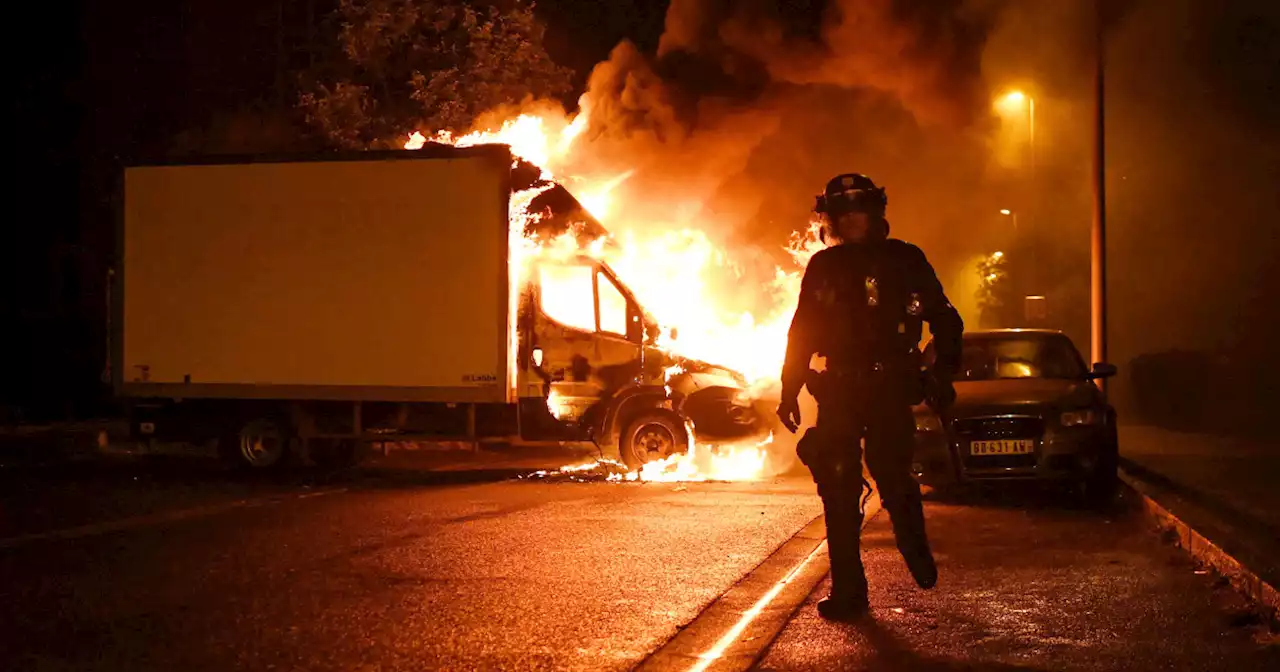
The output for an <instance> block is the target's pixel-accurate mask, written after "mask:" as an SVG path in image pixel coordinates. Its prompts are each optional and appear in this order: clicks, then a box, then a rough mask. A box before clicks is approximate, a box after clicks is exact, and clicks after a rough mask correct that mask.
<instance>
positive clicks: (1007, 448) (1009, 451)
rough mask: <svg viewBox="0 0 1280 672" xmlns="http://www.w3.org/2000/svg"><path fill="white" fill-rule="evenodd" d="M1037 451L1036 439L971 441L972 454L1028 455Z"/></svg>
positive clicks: (970, 452)
mask: <svg viewBox="0 0 1280 672" xmlns="http://www.w3.org/2000/svg"><path fill="white" fill-rule="evenodd" d="M1034 452H1036V442H1035V439H1002V440H999V441H970V442H969V454H970V455H1027V454H1030V453H1034Z"/></svg>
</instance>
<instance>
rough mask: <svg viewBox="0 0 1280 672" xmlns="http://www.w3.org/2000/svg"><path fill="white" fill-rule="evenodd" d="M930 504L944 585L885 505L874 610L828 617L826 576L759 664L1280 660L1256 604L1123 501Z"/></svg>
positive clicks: (1002, 499) (1006, 670) (1000, 495)
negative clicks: (920, 580) (841, 618)
mask: <svg viewBox="0 0 1280 672" xmlns="http://www.w3.org/2000/svg"><path fill="white" fill-rule="evenodd" d="M1126 496H1132V495H1126ZM926 511H927V513H926V515H927V517H928V525H929V529H930V536H931V541H932V542H933V545H934V549H935V554H936V556H937V558H938V565H939V575H940V579H939V584H938V586H937V588H935V589H934V590H932V591H928V592H924V591H921V590H919V589H918V588H916V586H915V583H914V582H912V580H911V578H910V575H908V574H907V571H906V568H905V566H904V565H903V563H902V559H901V556H900V555H898V552H897V550H896V548H894V545H893V533H892V530H891V529H890V527H889V522H888V519H887V516H885V515H884V514H883V513H882V514H881V515H879V516H877V517H876V518H874V519H873V520H872V521H871V522H870V523H869V524H868V526H867V527H866V529H865V537H864V539H865V542H864V544H865V550H864V562H865V563H866V565H867V574H868V577H869V580H870V584H871V601H872V605H873V610H872V615H871V617H870V618H868V619H866V620H865V621H863V622H861V623H857V624H835V623H829V622H826V621H824V620H822V619H821V618H820V617H819V616H818V614H817V608H816V603H817V600H818V599H819V598H821V597H822V596H825V595H826V593H827V592H828V591H829V589H830V585H829V582H828V581H826V580H824V581H823V583H822V585H820V586H819V587H818V588H817V589H816V590H814V592H813V594H811V595H810V597H809V599H808V600H807V601H806V603H805V604H804V605H803V606H802V607H801V608H800V609H799V610H798V611H797V613H796V615H795V617H794V618H793V619H792V621H791V623H790V624H789V625H788V626H787V628H786V629H785V630H784V631H783V632H782V634H781V635H779V637H778V638H777V640H775V642H774V643H773V645H772V647H771V648H770V650H769V651H768V652H767V653H766V654H765V655H764V657H763V660H762V661H761V663H760V664H759V666H758V669H762V670H870V671H881V670H883V671H895V672H896V671H899V670H919V671H925V672H949V671H953V670H972V671H975V672H977V671H990V672H1012V671H1025V672H1032V671H1038V670H1099V671H1101V670H1187V671H1188V672H1190V671H1193V670H1194V671H1207V670H1230V671H1232V672H1245V671H1252V670H1259V671H1262V670H1272V671H1274V670H1280V640H1277V638H1276V636H1275V634H1273V633H1271V632H1270V628H1269V627H1268V626H1267V625H1266V624H1265V623H1261V622H1258V620H1257V619H1256V614H1255V612H1254V611H1252V610H1251V608H1250V606H1249V605H1248V604H1246V603H1245V602H1244V600H1242V599H1241V598H1240V597H1239V596H1238V595H1236V594H1235V593H1233V592H1232V591H1231V590H1230V589H1229V588H1228V587H1226V586H1225V585H1224V584H1223V583H1222V582H1217V581H1215V577H1213V576H1212V575H1210V574H1208V573H1205V572H1204V571H1203V570H1199V569H1198V568H1197V567H1195V566H1194V565H1193V564H1192V562H1191V559H1190V558H1189V557H1188V556H1187V555H1186V554H1185V553H1183V552H1182V551H1181V549H1178V548H1176V547H1175V546H1173V545H1172V544H1170V543H1165V542H1164V541H1162V540H1161V539H1160V538H1158V537H1157V536H1156V535H1155V534H1154V533H1153V532H1152V531H1151V529H1150V528H1149V526H1148V524H1147V523H1146V522H1145V521H1144V520H1143V519H1142V518H1141V516H1140V515H1138V513H1137V512H1136V511H1134V510H1133V509H1132V508H1130V507H1127V506H1126V502H1124V501H1122V502H1120V504H1119V505H1118V506H1117V507H1116V510H1114V511H1111V512H1108V513H1095V512H1091V511H1087V510H1079V509H1073V508H1071V507H1070V506H1064V502H1063V500H1062V499H1061V498H1058V497H1053V496H1045V495H1042V494H1039V493H1035V492H1030V493H1028V492H1026V491H1020V490H1014V491H996V492H995V493H987V494H985V495H978V496H964V497H961V498H949V501H938V500H936V499H935V501H932V502H929V503H928V504H927V508H926Z"/></svg>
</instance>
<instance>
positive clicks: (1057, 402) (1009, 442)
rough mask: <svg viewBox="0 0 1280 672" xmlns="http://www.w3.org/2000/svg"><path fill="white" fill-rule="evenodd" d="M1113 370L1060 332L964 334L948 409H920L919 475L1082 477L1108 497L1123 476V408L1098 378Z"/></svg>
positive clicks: (945, 479)
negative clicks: (1119, 417) (1087, 359)
mask: <svg viewBox="0 0 1280 672" xmlns="http://www.w3.org/2000/svg"><path fill="white" fill-rule="evenodd" d="M1115 372H1116V370H1115V367H1114V366H1112V365H1110V364H1102V363H1098V364H1094V365H1093V367H1092V368H1089V367H1086V366H1085V364H1084V360H1083V359H1082V358H1081V357H1080V353H1079V351H1078V350H1077V349H1076V347H1075V345H1074V344H1073V343H1072V342H1071V339H1070V338H1068V337H1067V336H1066V335H1065V334H1063V333H1061V332H1058V331H1051V330H1039V329H1037V330H1027V329H1001V330H991V331H976V332H968V333H966V334H965V335H964V349H963V355H962V360H961V367H960V372H959V374H958V375H957V377H956V383H955V387H956V403H955V406H954V407H952V408H951V409H950V411H949V413H948V417H946V418H944V419H940V418H938V417H937V416H936V415H935V414H934V413H932V411H930V410H928V408H926V407H923V406H922V407H919V408H917V409H916V444H917V445H916V465H915V466H916V474H917V477H918V478H919V479H920V480H921V482H922V483H925V484H929V485H939V486H940V485H946V484H953V483H957V482H960V483H971V482H978V481H998V480H1015V479H1023V480H1042V481H1062V482H1075V483H1079V484H1080V485H1082V486H1083V490H1084V492H1085V493H1086V494H1087V495H1088V496H1089V497H1090V498H1091V499H1093V500H1095V501H1105V500H1107V499H1109V498H1110V497H1111V496H1112V495H1113V494H1114V493H1115V490H1116V486H1117V483H1118V481H1117V474H1116V468H1117V462H1118V444H1117V439H1116V413H1115V409H1114V408H1112V407H1111V405H1110V404H1108V403H1107V400H1106V397H1105V395H1104V394H1103V393H1102V391H1101V390H1099V389H1098V386H1097V385H1096V384H1094V381H1095V380H1097V379H1099V378H1106V377H1108V376H1112V375H1115Z"/></svg>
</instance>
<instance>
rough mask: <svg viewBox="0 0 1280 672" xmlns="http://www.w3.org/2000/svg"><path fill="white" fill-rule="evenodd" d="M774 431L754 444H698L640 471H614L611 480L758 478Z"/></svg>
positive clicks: (725, 479)
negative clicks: (615, 472) (621, 472)
mask: <svg viewBox="0 0 1280 672" xmlns="http://www.w3.org/2000/svg"><path fill="white" fill-rule="evenodd" d="M771 443H773V434H770V435H769V436H768V438H766V439H764V440H763V441H760V442H759V443H756V444H753V445H730V446H709V445H703V444H695V445H694V446H693V447H691V448H690V449H689V452H687V453H680V454H677V455H672V456H671V457H668V458H666V459H662V460H655V461H653V462H650V463H648V464H646V465H644V466H643V467H641V468H640V469H639V470H638V471H632V472H630V473H627V474H614V475H611V476H610V477H609V480H626V481H646V482H658V483H676V482H687V481H754V480H757V479H759V478H760V476H761V475H762V474H763V473H764V467H765V462H766V461H767V460H768V457H769V453H768V451H767V450H766V448H767V446H768V445H769V444H771Z"/></svg>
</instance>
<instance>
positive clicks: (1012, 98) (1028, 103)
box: [995, 89, 1036, 169]
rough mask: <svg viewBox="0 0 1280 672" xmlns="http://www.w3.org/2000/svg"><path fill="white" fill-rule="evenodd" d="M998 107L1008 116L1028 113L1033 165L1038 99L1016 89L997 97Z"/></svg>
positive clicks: (1034, 161) (1032, 164)
mask: <svg viewBox="0 0 1280 672" xmlns="http://www.w3.org/2000/svg"><path fill="white" fill-rule="evenodd" d="M995 106H996V109H997V110H999V111H1000V113H1001V114H1003V115H1004V116H1006V117H1013V116H1017V115H1020V114H1022V113H1023V112H1024V111H1025V112H1026V115H1027V144H1028V148H1029V150H1030V152H1031V167H1032V169H1034V168H1035V163H1036V99H1035V98H1032V97H1031V96H1028V95H1027V94H1026V93H1023V92H1022V91H1019V90H1017V89H1014V90H1013V91H1010V92H1008V93H1006V94H1004V95H1003V96H1000V97H999V98H997V99H996V105H995Z"/></svg>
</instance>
